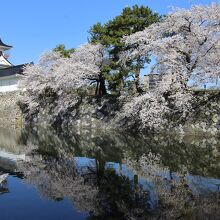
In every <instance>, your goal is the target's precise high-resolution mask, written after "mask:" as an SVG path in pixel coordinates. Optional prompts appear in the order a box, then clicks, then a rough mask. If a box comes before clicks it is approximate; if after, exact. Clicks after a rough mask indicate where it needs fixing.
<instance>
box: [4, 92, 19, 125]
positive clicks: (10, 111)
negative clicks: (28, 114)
mask: <svg viewBox="0 0 220 220" xmlns="http://www.w3.org/2000/svg"><path fill="white" fill-rule="evenodd" d="M17 97H18V92H7V93H0V127H7V128H9V127H10V128H17V127H21V125H22V123H21V122H22V120H21V119H22V116H21V112H20V110H19V107H18V105H17Z"/></svg>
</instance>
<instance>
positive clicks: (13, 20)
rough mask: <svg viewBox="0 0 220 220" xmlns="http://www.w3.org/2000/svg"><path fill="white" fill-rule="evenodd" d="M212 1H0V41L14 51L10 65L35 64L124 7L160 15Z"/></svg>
mask: <svg viewBox="0 0 220 220" xmlns="http://www.w3.org/2000/svg"><path fill="white" fill-rule="evenodd" d="M211 2H213V0H170V1H169V0H31V1H30V0H5V1H1V25H0V38H2V40H3V42H5V43H6V44H9V45H12V46H13V47H14V48H13V49H12V50H11V51H10V58H9V60H10V61H11V62H12V63H13V64H21V63H27V62H31V61H34V62H37V60H38V57H39V55H40V54H41V53H42V52H44V51H46V50H49V49H51V48H54V47H55V46H56V45H58V44H60V43H63V44H65V45H66V46H67V47H77V46H79V45H81V44H83V43H85V42H86V41H87V38H88V30H89V28H90V27H91V26H92V25H93V24H95V23H97V22H98V21H100V22H102V23H103V22H106V21H108V20H109V19H111V18H113V17H114V16H116V15H119V14H120V13H121V11H122V9H123V8H124V7H125V6H127V5H128V6H132V5H134V4H138V5H145V6H149V7H150V8H152V10H154V11H157V12H158V13H160V14H166V13H167V12H169V10H170V6H177V7H184V8H189V7H190V5H191V4H209V3H211Z"/></svg>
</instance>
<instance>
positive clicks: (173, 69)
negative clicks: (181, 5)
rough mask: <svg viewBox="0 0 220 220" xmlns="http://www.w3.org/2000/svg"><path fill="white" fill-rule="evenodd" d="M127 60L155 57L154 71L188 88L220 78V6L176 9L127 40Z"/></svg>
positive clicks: (126, 38)
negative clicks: (189, 83)
mask: <svg viewBox="0 0 220 220" xmlns="http://www.w3.org/2000/svg"><path fill="white" fill-rule="evenodd" d="M124 41H125V43H126V45H128V46H129V47H131V48H132V49H131V50H130V51H129V53H128V54H127V56H131V57H132V56H137V55H146V54H149V53H150V54H151V56H152V57H154V58H155V59H156V64H155V65H154V68H153V71H155V72H157V73H158V72H159V73H161V74H170V75H172V84H173V83H174V82H178V83H181V85H180V86H181V87H186V86H187V83H188V82H189V80H191V79H192V80H194V82H195V83H199V82H201V81H204V80H207V79H215V78H216V77H218V76H219V74H220V65H219V64H220V56H219V54H220V4H218V3H215V4H211V5H209V6H193V7H192V8H191V9H189V10H188V9H176V10H175V11H174V12H172V13H170V14H169V15H167V16H166V18H165V19H164V20H163V21H162V22H160V23H155V24H153V25H151V26H150V27H149V28H146V29H145V30H144V31H141V32H137V33H135V34H133V35H131V36H128V37H125V38H124Z"/></svg>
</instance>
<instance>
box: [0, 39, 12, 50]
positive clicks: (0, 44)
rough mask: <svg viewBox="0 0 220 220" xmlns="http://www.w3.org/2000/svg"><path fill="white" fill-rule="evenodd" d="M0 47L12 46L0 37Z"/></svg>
mask: <svg viewBox="0 0 220 220" xmlns="http://www.w3.org/2000/svg"><path fill="white" fill-rule="evenodd" d="M0 47H8V48H12V46H9V45H7V44H4V43H3V42H2V40H1V38H0Z"/></svg>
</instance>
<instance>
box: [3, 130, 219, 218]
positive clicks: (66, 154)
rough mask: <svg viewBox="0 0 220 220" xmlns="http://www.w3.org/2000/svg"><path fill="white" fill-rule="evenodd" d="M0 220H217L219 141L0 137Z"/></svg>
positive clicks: (51, 134) (42, 133) (8, 133)
mask: <svg viewBox="0 0 220 220" xmlns="http://www.w3.org/2000/svg"><path fill="white" fill-rule="evenodd" d="M4 174H6V175H7V174H8V176H6V178H5V180H2V182H1V184H0V211H1V215H0V216H1V220H9V219H10V220H26V219H32V220H35V219H36V220H38V219H41V220H46V219H53V220H61V219H65V220H67V219H77V220H78V219H219V216H220V211H219V210H220V140H219V139H217V138H194V137H171V136H135V137H132V136H130V135H127V134H119V133H114V132H107V131H92V130H90V131H88V130H81V131H77V132H60V133H57V132H55V131H53V130H52V129H35V130H31V131H30V130H25V131H14V130H6V129H0V175H1V176H2V175H4Z"/></svg>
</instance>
